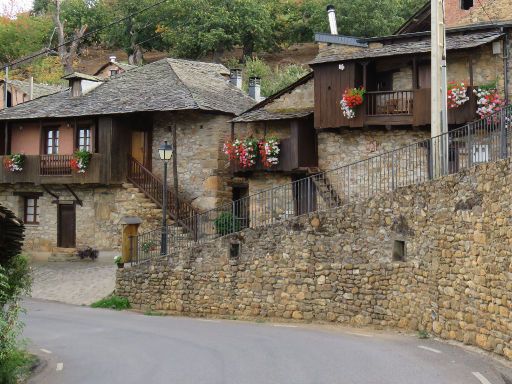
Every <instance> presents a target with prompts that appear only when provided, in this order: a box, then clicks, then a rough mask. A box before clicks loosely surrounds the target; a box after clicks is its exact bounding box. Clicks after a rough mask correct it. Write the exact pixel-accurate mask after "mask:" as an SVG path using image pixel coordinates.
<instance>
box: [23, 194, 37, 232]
mask: <svg viewBox="0 0 512 384" xmlns="http://www.w3.org/2000/svg"><path fill="white" fill-rule="evenodd" d="M29 200H34V213H32V214H31V215H32V216H33V220H31V221H29V220H28V215H29V213H28V208H29V205H28V201H29ZM38 219H39V195H26V196H23V222H24V223H25V224H31V225H37V224H39V220H38Z"/></svg>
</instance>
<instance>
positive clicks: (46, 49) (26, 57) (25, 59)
mask: <svg viewBox="0 0 512 384" xmlns="http://www.w3.org/2000/svg"><path fill="white" fill-rule="evenodd" d="M166 1H167V0H160V1H158V2H156V3H155V4H152V5H149V6H147V7H145V8H143V9H141V10H139V11H137V12H133V13H131V14H129V15H128V16H125V17H123V18H121V19H118V20H116V21H113V22H111V23H109V24H107V25H105V26H103V27H101V28H98V29H96V30H94V31H91V32H87V33H85V34H84V35H83V36H81V37H77V38H73V39H69V40H66V41H65V42H64V43H62V44H59V45H56V46H54V47H52V48H45V49H43V50H41V51H39V52H36V53H34V54H31V55H29V56H25V57H23V58H22V59H19V60H15V61H12V62H10V63H4V64H2V65H1V67H2V68H4V69H5V68H6V67H12V66H15V65H19V64H21V63H24V62H26V61H30V60H32V59H35V58H36V57H39V56H44V55H47V54H49V53H51V52H53V51H56V50H57V49H59V48H61V47H63V46H66V45H68V44H71V43H73V42H75V41H79V40H82V39H85V38H87V37H89V36H92V35H95V34H97V33H98V32H101V31H103V30H105V29H108V28H110V27H113V26H114V25H116V24H119V23H121V22H123V21H125V20H128V19H129V18H131V17H133V16H136V15H139V14H141V13H143V12H146V11H148V10H150V9H153V8H155V7H158V6H159V5H161V4H163V3H165V2H166Z"/></svg>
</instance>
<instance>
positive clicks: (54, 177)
mask: <svg viewBox="0 0 512 384" xmlns="http://www.w3.org/2000/svg"><path fill="white" fill-rule="evenodd" d="M4 158H5V156H0V183H10V184H14V183H34V184H103V183H106V177H105V175H106V174H107V173H106V172H102V167H104V166H105V164H104V161H103V155H101V154H98V153H93V154H92V157H91V161H90V163H89V167H88V168H87V170H86V172H85V173H77V172H75V171H73V170H72V169H71V159H72V158H73V156H72V155H27V156H26V157H25V163H24V165H23V170H22V171H17V172H10V171H9V170H7V169H5V167H4Z"/></svg>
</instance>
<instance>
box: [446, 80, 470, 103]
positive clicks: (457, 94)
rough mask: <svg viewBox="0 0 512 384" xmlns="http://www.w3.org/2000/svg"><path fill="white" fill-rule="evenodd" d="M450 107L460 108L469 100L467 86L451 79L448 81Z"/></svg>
mask: <svg viewBox="0 0 512 384" xmlns="http://www.w3.org/2000/svg"><path fill="white" fill-rule="evenodd" d="M447 99H448V100H447V101H448V108H450V109H453V108H458V107H460V106H461V105H462V104H464V103H465V102H466V101H468V100H469V97H468V95H467V88H466V86H465V85H464V83H462V82H461V83H457V82H455V81H451V82H449V83H448V94H447Z"/></svg>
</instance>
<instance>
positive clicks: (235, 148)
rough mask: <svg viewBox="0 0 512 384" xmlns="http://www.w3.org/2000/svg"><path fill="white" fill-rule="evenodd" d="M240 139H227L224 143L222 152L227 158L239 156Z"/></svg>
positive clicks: (232, 158) (234, 158) (231, 158)
mask: <svg viewBox="0 0 512 384" xmlns="http://www.w3.org/2000/svg"><path fill="white" fill-rule="evenodd" d="M241 144H242V143H241V141H240V140H238V139H235V140H233V141H231V140H228V141H226V142H225V143H224V147H223V152H224V153H225V154H226V155H228V158H229V160H238V159H239V157H240V145H241Z"/></svg>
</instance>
